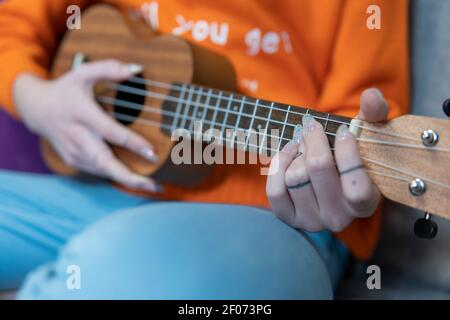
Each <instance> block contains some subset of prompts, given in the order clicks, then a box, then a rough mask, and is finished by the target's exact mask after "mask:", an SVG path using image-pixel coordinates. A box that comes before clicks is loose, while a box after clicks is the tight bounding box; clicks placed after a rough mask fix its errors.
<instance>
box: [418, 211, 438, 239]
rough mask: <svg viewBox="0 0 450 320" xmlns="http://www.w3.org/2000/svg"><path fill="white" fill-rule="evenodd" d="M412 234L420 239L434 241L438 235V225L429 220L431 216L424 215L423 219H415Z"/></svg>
mask: <svg viewBox="0 0 450 320" xmlns="http://www.w3.org/2000/svg"><path fill="white" fill-rule="evenodd" d="M414 233H415V235H416V236H417V237H418V238H421V239H430V240H431V239H434V237H436V235H437V233H438V225H437V223H436V222H434V221H433V220H431V214H429V213H425V216H424V217H423V218H420V219H417V221H416V223H414Z"/></svg>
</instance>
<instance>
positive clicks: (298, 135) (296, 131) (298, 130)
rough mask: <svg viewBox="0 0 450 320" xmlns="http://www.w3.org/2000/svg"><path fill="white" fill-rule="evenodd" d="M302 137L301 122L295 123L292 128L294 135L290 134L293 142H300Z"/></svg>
mask: <svg viewBox="0 0 450 320" xmlns="http://www.w3.org/2000/svg"><path fill="white" fill-rule="evenodd" d="M302 139H303V126H302V125H301V124H297V125H296V126H295V128H294V135H293V136H292V141H293V142H294V143H297V144H298V143H300V142H301V141H302Z"/></svg>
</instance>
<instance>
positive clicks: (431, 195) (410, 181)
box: [358, 115, 450, 219]
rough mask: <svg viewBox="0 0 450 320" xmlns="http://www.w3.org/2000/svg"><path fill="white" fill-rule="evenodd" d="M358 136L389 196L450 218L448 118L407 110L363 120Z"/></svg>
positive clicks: (371, 172) (370, 169) (367, 161)
mask: <svg viewBox="0 0 450 320" xmlns="http://www.w3.org/2000/svg"><path fill="white" fill-rule="evenodd" d="M358 140H359V146H360V151H361V156H362V157H363V160H364V162H365V165H366V167H367V170H368V172H369V175H370V176H371V178H372V180H373V181H374V182H375V183H376V184H377V186H378V188H379V189H380V191H381V193H382V194H383V195H384V196H385V197H387V198H389V199H391V200H393V201H396V202H399V203H402V204H405V205H407V206H410V207H413V208H417V209H421V210H423V211H425V212H430V213H432V214H435V215H438V216H441V217H444V218H447V219H450V121H448V120H446V119H436V118H430V117H422V116H415V115H405V116H402V117H399V118H396V119H394V120H391V121H388V122H385V123H381V124H369V123H366V122H363V123H362V124H361V133H360V136H359V138H358Z"/></svg>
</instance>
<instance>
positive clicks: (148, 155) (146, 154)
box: [140, 147, 158, 163]
mask: <svg viewBox="0 0 450 320" xmlns="http://www.w3.org/2000/svg"><path fill="white" fill-rule="evenodd" d="M140 155H141V156H142V157H143V158H145V159H146V160H147V161H148V162H150V163H156V162H157V161H158V156H157V155H156V153H155V151H153V150H152V149H149V148H147V147H143V148H142V149H141V151H140Z"/></svg>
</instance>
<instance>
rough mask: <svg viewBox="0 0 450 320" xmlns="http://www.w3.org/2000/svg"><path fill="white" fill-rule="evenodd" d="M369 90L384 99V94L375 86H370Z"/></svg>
mask: <svg viewBox="0 0 450 320" xmlns="http://www.w3.org/2000/svg"><path fill="white" fill-rule="evenodd" d="M370 90H371V91H372V92H373V93H375V94H376V95H377V96H378V97H380V98H381V99H384V95H383V93H382V92H381V91H380V90H379V89H377V88H370Z"/></svg>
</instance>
